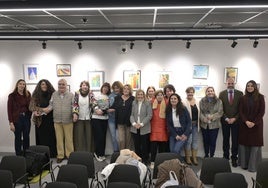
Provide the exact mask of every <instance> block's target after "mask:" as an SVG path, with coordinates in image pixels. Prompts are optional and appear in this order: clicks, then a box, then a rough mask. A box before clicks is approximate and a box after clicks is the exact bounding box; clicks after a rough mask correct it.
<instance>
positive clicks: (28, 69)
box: [23, 65, 39, 84]
mask: <svg viewBox="0 0 268 188" xmlns="http://www.w3.org/2000/svg"><path fill="white" fill-rule="evenodd" d="M23 68H24V80H25V82H26V83H27V84H37V83H38V81H39V65H23Z"/></svg>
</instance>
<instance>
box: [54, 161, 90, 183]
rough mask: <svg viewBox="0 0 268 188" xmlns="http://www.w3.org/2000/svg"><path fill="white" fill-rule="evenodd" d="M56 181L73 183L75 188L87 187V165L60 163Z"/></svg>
mask: <svg viewBox="0 0 268 188" xmlns="http://www.w3.org/2000/svg"><path fill="white" fill-rule="evenodd" d="M56 181H63V182H69V183H74V184H75V185H76V186H77V188H88V187H89V184H88V175H87V167H86V166H85V165H80V164H67V165H62V166H61V167H60V169H59V172H58V176H57V178H56Z"/></svg>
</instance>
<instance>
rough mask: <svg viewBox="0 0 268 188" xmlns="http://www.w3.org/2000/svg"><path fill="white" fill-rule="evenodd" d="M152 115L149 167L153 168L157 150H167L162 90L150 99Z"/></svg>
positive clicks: (164, 103) (164, 105) (164, 106)
mask: <svg viewBox="0 0 268 188" xmlns="http://www.w3.org/2000/svg"><path fill="white" fill-rule="evenodd" d="M152 109H153V117H152V119H151V134H150V141H151V166H150V167H151V168H152V169H153V168H154V161H155V157H156V154H157V152H159V153H162V152H167V151H168V132H167V122H166V114H165V111H166V102H165V99H164V92H163V91H162V90H157V91H156V92H155V96H154V99H153V100H152Z"/></svg>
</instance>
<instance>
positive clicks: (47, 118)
mask: <svg viewBox="0 0 268 188" xmlns="http://www.w3.org/2000/svg"><path fill="white" fill-rule="evenodd" d="M234 86H235V83H234V79H232V78H228V80H227V89H225V90H223V91H222V92H220V94H219V97H217V96H216V94H215V91H214V88H213V87H207V89H206V91H205V96H204V97H203V98H202V99H201V100H200V101H199V100H197V99H196V98H195V97H194V94H195V89H194V88H193V87H188V88H187V89H186V96H187V97H186V99H185V100H182V99H181V97H180V96H179V95H178V94H177V93H176V90H175V87H174V86H173V85H171V84H168V85H166V86H165V87H164V89H163V90H156V89H155V88H154V87H153V86H150V87H148V88H147V90H146V92H145V91H144V90H141V89H139V90H137V91H136V94H135V97H134V96H133V90H132V87H131V85H129V84H125V85H123V84H122V83H121V82H120V81H115V82H114V83H113V84H112V85H110V84H109V83H107V82H106V83H104V84H103V85H102V86H101V89H100V94H99V95H96V96H95V95H94V94H93V92H92V91H91V90H90V85H89V83H88V82H87V81H82V82H81V84H80V88H79V91H77V92H75V94H72V93H71V92H69V91H68V89H67V82H66V80H65V79H60V80H59V81H58V90H57V91H55V89H54V88H53V86H52V84H51V83H50V82H49V81H48V80H45V79H43V80H40V81H39V83H38V84H37V86H36V88H35V90H34V92H33V94H32V96H31V94H30V92H28V91H27V88H26V83H25V81H24V80H22V79H20V80H18V81H17V83H16V86H15V88H14V91H13V92H12V93H11V94H10V95H9V97H8V119H9V122H10V130H11V131H13V132H14V134H15V151H16V154H17V155H21V153H22V152H23V151H24V150H26V149H27V148H28V147H29V132H30V125H31V121H30V120H31V117H32V121H33V123H34V125H35V131H36V144H39V145H47V146H49V147H50V152H51V157H57V162H58V163H60V162H61V161H62V160H63V159H64V158H65V157H66V158H68V157H69V155H70V153H71V152H72V151H90V152H94V156H95V158H96V159H97V160H98V161H103V160H105V147H106V146H105V144H106V132H107V129H108V128H109V131H110V133H111V139H112V140H111V142H112V145H113V150H114V151H120V150H121V149H126V148H128V149H133V148H134V150H135V152H136V153H137V154H138V155H139V156H140V157H141V158H142V162H143V163H145V164H148V163H149V161H151V167H153V166H154V160H155V156H156V154H157V152H169V151H170V152H174V153H179V154H180V153H181V152H182V151H184V154H185V162H186V163H187V164H194V165H197V164H198V160H197V153H198V132H199V130H201V133H202V136H203V145H204V153H205V156H204V157H214V155H215V149H216V141H217V136H218V131H219V128H220V127H222V133H223V157H224V158H226V159H228V160H229V158H230V157H231V160H232V165H233V166H234V167H236V166H237V165H238V164H240V165H241V167H242V168H244V169H248V170H249V171H252V172H254V171H256V165H257V162H259V161H260V160H261V147H262V146H263V116H264V112H265V101H264V96H263V95H262V94H260V93H259V90H258V88H257V84H256V82H255V81H253V80H250V81H249V82H247V84H246V89H245V94H244V95H243V93H242V92H241V91H239V90H236V89H235V87H234ZM22 136H23V139H22ZM230 137H231V143H232V145H231V146H230ZM230 148H231V154H230Z"/></svg>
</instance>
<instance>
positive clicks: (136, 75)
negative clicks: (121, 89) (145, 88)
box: [123, 70, 141, 90]
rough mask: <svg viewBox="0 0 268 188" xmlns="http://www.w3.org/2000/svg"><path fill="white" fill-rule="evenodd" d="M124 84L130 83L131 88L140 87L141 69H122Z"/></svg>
mask: <svg viewBox="0 0 268 188" xmlns="http://www.w3.org/2000/svg"><path fill="white" fill-rule="evenodd" d="M123 80H124V81H123V82H124V84H130V85H131V86H132V88H133V90H137V89H140V88H141V71H140V70H136V71H133V70H124V72H123Z"/></svg>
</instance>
